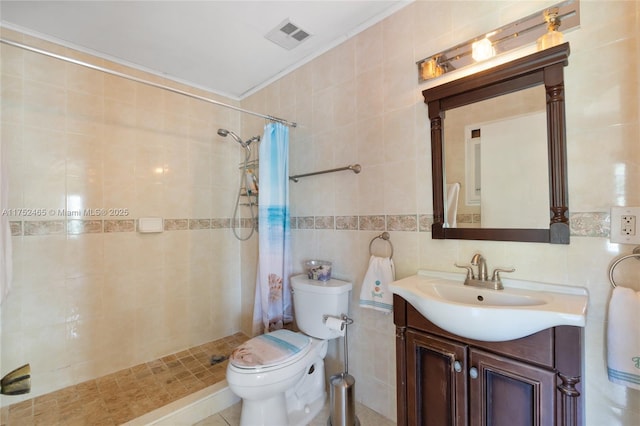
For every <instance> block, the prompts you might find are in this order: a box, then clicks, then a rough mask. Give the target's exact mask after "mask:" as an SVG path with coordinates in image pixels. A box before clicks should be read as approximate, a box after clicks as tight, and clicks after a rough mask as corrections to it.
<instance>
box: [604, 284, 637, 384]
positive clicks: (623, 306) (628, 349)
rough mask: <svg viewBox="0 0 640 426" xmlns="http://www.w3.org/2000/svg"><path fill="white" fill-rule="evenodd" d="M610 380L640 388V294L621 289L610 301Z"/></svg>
mask: <svg viewBox="0 0 640 426" xmlns="http://www.w3.org/2000/svg"><path fill="white" fill-rule="evenodd" d="M607 373H608V375H609V380H610V381H612V382H613V383H617V384H620V385H623V386H628V387H630V388H634V389H640V291H634V290H632V289H630V288H625V287H620V286H617V287H616V288H614V289H613V294H612V295H611V300H610V301H609V317H608V326H607Z"/></svg>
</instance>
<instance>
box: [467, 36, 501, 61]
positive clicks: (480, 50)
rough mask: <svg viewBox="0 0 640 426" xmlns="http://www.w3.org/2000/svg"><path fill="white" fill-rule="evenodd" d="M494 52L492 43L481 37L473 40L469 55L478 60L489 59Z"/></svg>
mask: <svg viewBox="0 0 640 426" xmlns="http://www.w3.org/2000/svg"><path fill="white" fill-rule="evenodd" d="M495 54H496V51H495V49H494V48H493V44H492V43H491V40H489V39H488V38H487V37H485V38H483V39H482V40H478V41H475V42H473V44H472V45H471V56H472V57H473V59H475V60H476V61H478V62H479V61H484V60H485V59H489V58H491V57H493V56H494V55H495Z"/></svg>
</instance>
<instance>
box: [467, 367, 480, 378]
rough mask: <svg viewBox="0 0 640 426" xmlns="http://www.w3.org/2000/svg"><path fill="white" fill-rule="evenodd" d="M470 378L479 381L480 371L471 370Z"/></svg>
mask: <svg viewBox="0 0 640 426" xmlns="http://www.w3.org/2000/svg"><path fill="white" fill-rule="evenodd" d="M469 377H471V378H472V379H477V378H478V369H477V368H475V367H471V368H470V369H469Z"/></svg>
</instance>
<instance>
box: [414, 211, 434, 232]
mask: <svg viewBox="0 0 640 426" xmlns="http://www.w3.org/2000/svg"><path fill="white" fill-rule="evenodd" d="M432 225H433V215H432V214H420V215H418V226H419V229H420V232H431V226H432Z"/></svg>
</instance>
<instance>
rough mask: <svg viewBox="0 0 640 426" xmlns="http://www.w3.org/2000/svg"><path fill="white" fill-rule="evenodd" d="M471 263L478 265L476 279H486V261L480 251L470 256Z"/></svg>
mask: <svg viewBox="0 0 640 426" xmlns="http://www.w3.org/2000/svg"><path fill="white" fill-rule="evenodd" d="M471 265H472V266H477V267H478V279H479V280H480V281H486V280H487V278H489V277H488V274H487V261H486V260H484V257H482V255H481V254H480V253H476V254H474V255H473V257H472V258H471Z"/></svg>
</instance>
